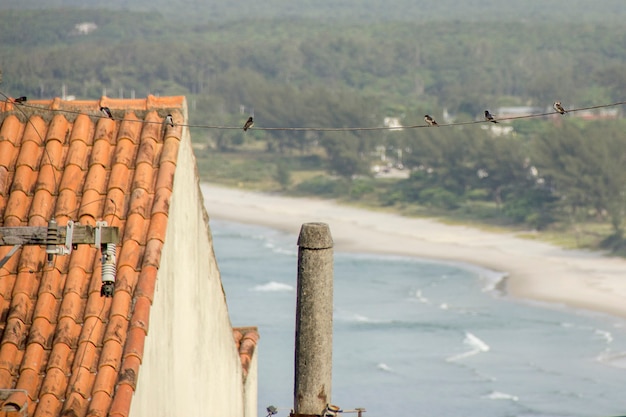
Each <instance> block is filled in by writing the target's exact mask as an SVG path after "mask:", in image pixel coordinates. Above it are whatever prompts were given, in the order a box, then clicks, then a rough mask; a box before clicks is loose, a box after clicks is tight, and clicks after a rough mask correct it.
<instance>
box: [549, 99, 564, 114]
mask: <svg viewBox="0 0 626 417" xmlns="http://www.w3.org/2000/svg"><path fill="white" fill-rule="evenodd" d="M552 107H554V110H556V111H557V112H559V113H560V114H565V113H567V112H566V111H565V109H564V108H563V106H562V105H561V102H560V101H555V102H554V104H553V105H552Z"/></svg>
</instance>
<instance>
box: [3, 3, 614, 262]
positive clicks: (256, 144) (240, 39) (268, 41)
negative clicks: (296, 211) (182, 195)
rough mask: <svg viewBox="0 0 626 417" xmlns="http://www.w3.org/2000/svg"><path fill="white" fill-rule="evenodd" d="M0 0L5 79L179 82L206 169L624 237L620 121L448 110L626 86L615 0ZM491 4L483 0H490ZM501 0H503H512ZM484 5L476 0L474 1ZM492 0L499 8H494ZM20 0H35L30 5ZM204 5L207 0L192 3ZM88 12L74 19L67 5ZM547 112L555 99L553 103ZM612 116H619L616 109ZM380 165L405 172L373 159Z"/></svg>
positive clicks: (523, 224) (596, 102)
mask: <svg viewBox="0 0 626 417" xmlns="http://www.w3.org/2000/svg"><path fill="white" fill-rule="evenodd" d="M118 3H119V4H118ZM125 3H126V2H115V1H112V2H109V7H110V8H109V9H106V10H104V9H94V8H89V7H101V5H100V3H99V4H98V5H94V6H90V4H89V2H80V5H81V7H77V6H78V5H77V4H73V3H72V2H71V1H62V0H58V1H51V2H49V4H48V7H52V6H55V7H58V8H49V9H46V10H39V9H36V5H35V4H34V3H33V4H31V3H30V2H28V1H23V2H22V3H21V6H22V7H23V9H20V10H16V9H12V8H11V7H9V5H7V4H3V3H2V2H0V24H1V25H2V27H4V28H11V29H10V30H3V31H2V32H1V33H0V70H1V71H2V84H0V91H2V92H3V93H5V94H7V95H10V96H14V97H16V96H22V95H26V96H28V97H29V98H49V97H55V96H61V95H62V94H63V92H64V91H65V93H66V94H67V95H72V96H75V97H76V98H79V99H83V98H91V99H96V98H99V97H100V96H102V95H104V94H106V95H107V96H109V97H126V98H128V97H131V95H135V96H136V97H144V96H145V95H147V94H154V95H185V96H186V97H187V101H188V104H189V114H190V124H192V125H197V126H242V125H243V122H244V121H245V120H246V119H247V117H248V116H249V115H254V119H255V126H256V127H257V129H256V130H255V129H254V128H253V129H252V130H249V131H248V132H246V133H244V132H243V131H242V130H219V129H209V128H202V127H196V128H192V138H193V141H194V145H195V148H196V156H197V159H198V164H199V169H200V173H201V176H202V177H203V178H204V179H206V180H212V181H219V182H223V183H227V184H230V185H242V186H245V187H251V188H259V189H266V190H281V191H282V192H286V193H292V194H316V195H323V196H327V197H332V198H341V199H344V200H347V201H351V202H354V203H356V204H366V205H369V206H375V207H379V208H381V209H392V210H397V211H401V212H403V213H405V214H410V215H428V216H438V217H442V218H447V219H452V221H462V222H472V223H476V224H483V225H486V226H485V227H487V226H493V225H495V226H505V227H512V228H517V229H519V230H525V229H530V230H535V231H540V233H542V234H543V236H546V237H547V238H550V236H552V237H554V236H558V237H559V239H562V240H560V241H558V243H560V244H563V245H566V246H576V247H590V248H599V247H601V248H606V249H609V250H612V251H614V252H616V253H622V254H623V253H625V252H626V250H625V247H626V244H625V243H624V238H623V230H624V217H625V214H626V170H624V168H623V167H624V166H626V138H625V137H624V131H625V127H626V122H625V120H624V119H623V118H622V116H623V106H621V105H620V106H615V107H611V108H610V109H613V110H617V111H618V112H617V114H612V117H611V118H603V116H602V113H600V112H599V110H598V111H595V112H592V113H591V116H592V117H580V116H582V114H578V113H576V112H570V113H568V114H565V115H563V116H560V115H549V116H546V117H538V118H528V119H520V120H513V121H511V122H510V123H500V126H502V125H506V126H510V127H512V128H513V131H512V132H511V133H510V134H508V135H502V136H496V135H495V134H493V132H492V131H490V130H488V129H485V128H486V127H488V126H487V125H488V124H489V123H484V124H483V123H479V124H468V125H462V126H450V127H441V128H418V129H404V130H397V131H396V130H393V131H392V130H373V131H340V132H332V131H316V130H313V131H288V130H282V131H281V130H259V129H258V128H259V127H262V128H276V127H280V128H293V127H311V128H316V127H317V128H319V127H327V128H328V127H332V128H341V127H380V126H382V125H383V121H384V119H385V118H386V117H393V118H397V119H398V120H399V121H400V123H401V124H402V125H404V126H414V125H423V124H424V122H423V118H424V115H425V114H430V115H432V116H433V117H435V119H437V120H439V121H442V120H451V121H454V122H456V123H463V122H471V121H475V120H482V114H483V112H484V110H485V109H490V110H491V111H492V112H496V113H497V109H500V108H503V107H515V106H529V107H532V108H536V109H541V113H543V112H551V111H552V107H551V106H552V103H553V102H554V101H555V100H560V101H561V102H562V103H563V104H564V106H565V107H566V108H568V109H572V108H581V107H592V106H602V105H606V104H611V103H619V102H622V101H624V100H626V94H625V91H626V27H625V26H624V25H623V24H622V23H621V22H622V21H623V18H624V17H626V16H625V15H626V7H625V6H624V5H623V2H622V1H621V0H620V1H613V0H611V1H607V2H606V3H603V8H602V9H600V8H595V9H589V10H587V9H586V7H587V5H588V2H583V1H572V0H570V1H567V2H563V1H560V0H559V1H554V2H549V3H548V4H547V5H546V4H545V2H538V1H534V0H525V1H518V2H510V4H509V5H508V6H507V7H495V4H496V3H497V4H498V5H500V4H502V3H503V2H493V1H483V2H480V3H478V2H469V1H468V2H464V3H463V5H461V6H459V5H456V6H455V5H454V4H453V3H458V2H451V1H442V2H438V3H437V6H432V5H429V7H428V8H424V7H422V6H424V5H425V4H427V3H429V2H422V1H412V2H411V1H402V0H398V1H394V2H391V3H389V2H381V1H375V0H367V1H361V2H357V1H356V0H352V1H344V2H330V1H321V2H308V1H303V2H298V4H297V5H293V4H292V3H289V2H285V1H282V0H270V1H268V2H264V3H265V7H263V8H261V7H259V6H258V5H257V3H253V2H249V1H232V2H217V1H208V2H202V4H200V2H196V1H193V0H189V1H183V2H179V3H176V2H174V4H169V3H166V2H158V1H156V2H151V3H150V5H147V4H145V3H144V2H141V1H138V2H133V4H134V6H133V7H134V8H130V9H128V10H125V9H123V7H125V6H124V4H125ZM491 3H494V5H492V4H491ZM505 3H506V2H505ZM479 5H481V6H479ZM487 6H491V7H487ZM29 7H30V8H29ZM200 12H202V13H200ZM85 22H92V23H95V25H96V27H97V28H96V29H95V30H93V31H91V32H89V33H87V34H81V33H80V31H79V30H78V29H77V26H76V25H77V24H80V23H85ZM555 116H558V117H555ZM613 116H617V117H613ZM382 155H385V157H386V159H385V164H388V166H390V167H391V168H393V169H394V170H396V171H401V173H402V175H401V176H400V177H396V178H392V177H381V176H378V175H375V174H374V172H373V171H372V167H373V166H375V165H380V164H381V157H382Z"/></svg>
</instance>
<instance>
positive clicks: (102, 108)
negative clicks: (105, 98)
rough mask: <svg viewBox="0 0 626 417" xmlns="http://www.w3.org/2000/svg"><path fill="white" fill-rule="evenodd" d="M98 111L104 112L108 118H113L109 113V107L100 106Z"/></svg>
mask: <svg viewBox="0 0 626 417" xmlns="http://www.w3.org/2000/svg"><path fill="white" fill-rule="evenodd" d="M100 111H101V112H102V113H104V115H105V116H106V117H108V118H109V119H112V118H113V114H111V109H109V108H108V107H100Z"/></svg>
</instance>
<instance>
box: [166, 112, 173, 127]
mask: <svg viewBox="0 0 626 417" xmlns="http://www.w3.org/2000/svg"><path fill="white" fill-rule="evenodd" d="M165 123H167V124H168V125H170V126H171V127H174V118H173V117H172V115H171V114H168V115H167V116H165Z"/></svg>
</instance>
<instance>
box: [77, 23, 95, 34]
mask: <svg viewBox="0 0 626 417" xmlns="http://www.w3.org/2000/svg"><path fill="white" fill-rule="evenodd" d="M96 29H98V25H96V24H95V23H94V22H82V23H77V24H75V25H74V30H73V31H72V34H74V35H89V34H90V33H91V32H93V31H94V30H96Z"/></svg>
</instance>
